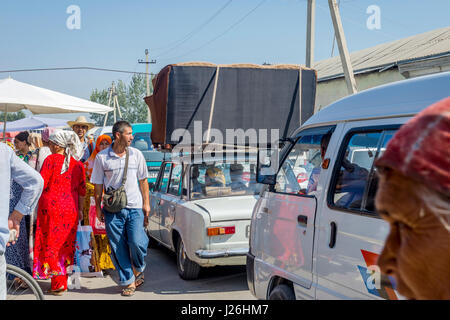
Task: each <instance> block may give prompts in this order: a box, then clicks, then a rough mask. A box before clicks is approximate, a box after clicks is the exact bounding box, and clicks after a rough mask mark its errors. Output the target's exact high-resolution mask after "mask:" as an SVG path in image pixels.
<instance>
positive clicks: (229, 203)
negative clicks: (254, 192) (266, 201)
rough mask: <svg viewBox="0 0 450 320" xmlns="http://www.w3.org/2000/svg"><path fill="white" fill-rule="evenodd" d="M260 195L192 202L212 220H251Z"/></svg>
mask: <svg viewBox="0 0 450 320" xmlns="http://www.w3.org/2000/svg"><path fill="white" fill-rule="evenodd" d="M258 198H259V196H234V197H226V198H211V199H201V200H194V201H192V202H191V203H192V204H194V205H195V206H197V207H199V208H200V209H202V210H204V211H206V212H207V213H208V214H209V216H210V219H211V222H216V221H227V220H250V219H251V218H252V212H253V207H254V206H255V204H256V201H258Z"/></svg>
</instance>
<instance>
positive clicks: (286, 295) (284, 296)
mask: <svg viewBox="0 0 450 320" xmlns="http://www.w3.org/2000/svg"><path fill="white" fill-rule="evenodd" d="M269 300H295V293H294V290H292V288H291V287H290V286H288V285H286V284H280V285H278V286H276V287H275V289H273V290H272V292H271V293H270V296H269Z"/></svg>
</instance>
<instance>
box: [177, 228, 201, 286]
mask: <svg viewBox="0 0 450 320" xmlns="http://www.w3.org/2000/svg"><path fill="white" fill-rule="evenodd" d="M177 268H178V274H179V275H180V277H181V278H182V279H184V280H194V279H197V278H198V274H199V273H200V266H199V265H198V264H197V263H195V262H194V261H192V260H190V259H189V257H188V256H187V254H186V250H185V249H184V243H183V240H181V237H179V238H178V244H177Z"/></svg>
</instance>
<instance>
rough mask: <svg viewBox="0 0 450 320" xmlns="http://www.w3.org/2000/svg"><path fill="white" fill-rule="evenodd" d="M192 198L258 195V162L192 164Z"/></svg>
mask: <svg viewBox="0 0 450 320" xmlns="http://www.w3.org/2000/svg"><path fill="white" fill-rule="evenodd" d="M190 177H191V199H193V200H196V199H206V198H218V197H229V196H242V195H258V194H259V192H260V191H261V187H262V185H261V184H258V183H256V162H252V161H250V162H249V161H248V160H247V161H245V160H243V161H236V162H233V163H229V162H226V163H225V162H213V163H206V162H203V163H202V164H193V165H192V166H191V174H190Z"/></svg>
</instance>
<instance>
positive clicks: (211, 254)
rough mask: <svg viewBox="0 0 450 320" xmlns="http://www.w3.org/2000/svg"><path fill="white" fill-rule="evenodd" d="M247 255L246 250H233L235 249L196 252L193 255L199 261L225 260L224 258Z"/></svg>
mask: <svg viewBox="0 0 450 320" xmlns="http://www.w3.org/2000/svg"><path fill="white" fill-rule="evenodd" d="M247 253H248V248H235V249H224V250H197V251H195V255H196V256H197V257H199V258H200V259H216V258H226V257H239V256H246V255H247Z"/></svg>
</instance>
